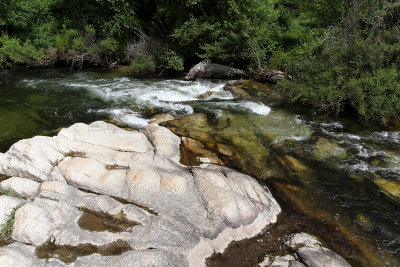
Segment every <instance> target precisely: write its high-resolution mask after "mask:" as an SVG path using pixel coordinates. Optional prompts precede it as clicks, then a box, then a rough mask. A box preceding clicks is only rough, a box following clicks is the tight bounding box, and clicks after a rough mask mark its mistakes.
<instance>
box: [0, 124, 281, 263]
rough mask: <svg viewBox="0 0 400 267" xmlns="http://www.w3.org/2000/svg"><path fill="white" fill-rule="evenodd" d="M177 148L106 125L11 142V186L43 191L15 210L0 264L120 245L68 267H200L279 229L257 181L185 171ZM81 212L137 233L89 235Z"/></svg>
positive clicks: (162, 133)
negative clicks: (44, 252)
mask: <svg viewBox="0 0 400 267" xmlns="http://www.w3.org/2000/svg"><path fill="white" fill-rule="evenodd" d="M179 147H180V138H179V137H178V136H176V135H174V134H173V133H172V132H170V131H169V130H168V129H166V128H164V127H161V126H159V125H157V124H152V125H149V126H146V127H145V128H143V129H142V130H141V131H125V130H122V129H120V128H118V127H116V126H114V125H111V124H108V123H105V122H95V123H92V124H90V125H86V124H82V123H78V124H75V125H73V126H71V127H69V128H67V129H63V130H61V131H60V133H59V134H58V135H57V136H55V137H34V138H32V139H27V140H22V141H19V142H18V143H16V144H14V145H13V146H12V147H11V148H10V150H9V151H8V152H6V153H5V154H4V155H0V170H1V171H2V173H3V174H5V175H8V176H18V177H21V178H18V179H14V180H11V182H8V184H7V186H8V187H9V188H16V187H17V185H16V184H18V183H21V180H20V179H22V178H26V179H30V180H33V181H37V182H40V183H41V185H40V187H39V191H38V193H36V191H35V193H29V196H35V195H36V194H37V195H36V196H35V197H34V199H33V200H32V201H31V202H29V203H26V204H25V205H24V206H22V207H21V208H19V209H18V210H17V211H16V214H15V223H14V229H13V235H12V237H13V238H14V239H15V241H16V243H13V244H10V245H8V246H7V247H4V248H2V249H1V250H0V251H1V252H0V266H2V264H3V263H8V262H10V259H11V258H12V257H13V255H17V254H18V253H19V254H18V255H28V254H29V255H30V256H29V257H30V261H27V265H25V266H64V265H65V263H63V262H61V261H59V260H57V259H54V258H52V259H49V260H48V261H46V262H45V265H43V264H42V263H43V260H42V259H38V258H37V256H36V255H35V254H34V253H32V248H35V247H38V246H42V245H44V244H46V243H47V242H48V241H51V242H53V243H54V244H55V245H60V246H70V247H76V246H79V245H83V244H91V245H93V246H96V247H101V246H108V245H110V244H112V243H113V242H116V241H117V240H119V241H123V242H126V243H127V244H129V246H130V247H131V249H132V250H129V251H126V252H124V253H122V254H121V255H114V256H105V255H101V254H91V255H88V256H84V257H83V256H82V257H78V258H77V260H76V262H75V263H72V265H68V266H74V265H75V266H93V265H94V264H95V265H96V266H203V265H204V263H205V259H206V258H207V257H209V256H210V255H211V254H212V253H214V251H216V252H222V251H223V250H224V249H225V248H226V247H227V246H228V244H229V243H230V242H232V241H234V240H241V239H245V238H250V237H252V236H255V235H256V234H258V233H259V232H260V231H261V230H262V229H263V228H264V227H265V226H267V225H268V224H271V223H274V222H275V221H276V219H277V215H278V214H279V213H280V207H279V205H278V204H277V202H276V201H275V199H274V198H273V197H272V195H271V194H270V193H269V192H267V191H265V190H264V189H263V188H262V187H261V186H260V185H259V184H258V183H257V182H256V181H255V180H254V179H253V178H251V177H250V176H247V175H244V174H241V173H238V172H236V171H233V170H231V169H228V168H226V167H221V166H217V165H212V164H210V165H207V166H201V167H187V166H183V165H181V164H180V163H179V157H180V149H179ZM14 182H16V183H14ZM36 185H38V184H36V183H35V186H36ZM33 187H34V186H33V184H32V186H30V187H29V188H33ZM35 188H37V187H35ZM25 189H26V188H25ZM13 190H14V189H13ZM26 190H27V189H26ZM26 194H27V195H28V193H26ZM0 202H1V201H0ZM82 208H84V209H85V210H90V211H92V212H98V213H101V214H106V215H107V216H109V217H110V216H111V217H112V218H115V220H117V218H119V219H118V220H121V218H122V219H123V220H126V221H127V222H130V223H132V222H135V223H136V225H135V226H133V227H132V228H129V229H128V230H127V229H125V230H121V231H119V232H112V231H111V230H110V231H104V230H103V231H89V230H85V229H82V228H81V227H80V220H81V218H83V217H82V215H83V214H84V213H83V210H82ZM118 220H117V221H118ZM119 222H120V221H119ZM21 243H25V244H27V245H29V246H27V245H22V244H21ZM21 257H24V256H21ZM30 263H31V264H30ZM17 264H19V261H18V263H16V266H19V265H17Z"/></svg>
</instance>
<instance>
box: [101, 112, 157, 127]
mask: <svg viewBox="0 0 400 267" xmlns="http://www.w3.org/2000/svg"><path fill="white" fill-rule="evenodd" d="M97 112H100V113H102V112H104V113H107V114H111V118H112V119H113V120H115V121H118V122H122V123H124V124H126V125H129V126H131V127H132V128H137V129H138V128H142V127H143V126H145V125H147V124H149V121H150V120H148V119H143V118H141V117H140V115H139V114H138V113H136V112H133V111H132V110H129V109H116V108H115V109H111V108H110V109H100V110H98V111H97Z"/></svg>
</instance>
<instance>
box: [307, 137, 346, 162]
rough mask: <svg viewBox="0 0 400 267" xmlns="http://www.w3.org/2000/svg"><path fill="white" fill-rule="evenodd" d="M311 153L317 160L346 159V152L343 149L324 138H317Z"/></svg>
mask: <svg viewBox="0 0 400 267" xmlns="http://www.w3.org/2000/svg"><path fill="white" fill-rule="evenodd" d="M313 153H314V157H315V158H316V159H317V160H327V159H337V160H343V159H345V158H346V157H347V152H346V150H345V149H343V148H341V147H340V146H339V145H338V144H336V143H334V142H332V141H330V140H328V139H326V138H324V137H318V138H317V141H316V143H315V147H314V151H313Z"/></svg>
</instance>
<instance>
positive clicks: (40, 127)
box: [0, 70, 400, 266]
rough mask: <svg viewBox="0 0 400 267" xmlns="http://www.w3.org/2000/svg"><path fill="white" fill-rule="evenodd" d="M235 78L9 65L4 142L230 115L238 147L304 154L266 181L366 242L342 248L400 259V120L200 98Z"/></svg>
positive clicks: (367, 257)
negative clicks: (372, 120)
mask: <svg viewBox="0 0 400 267" xmlns="http://www.w3.org/2000/svg"><path fill="white" fill-rule="evenodd" d="M225 84H226V81H196V82H188V81H183V80H179V79H140V80H138V79H133V78H128V77H123V76H120V75H118V73H111V72H99V71H94V72H89V71H88V72H81V73H77V74H72V73H70V72H68V71H66V70H39V71H3V72H0V152H6V151H7V150H8V149H9V147H10V146H11V145H12V144H13V143H15V142H16V141H18V140H20V139H23V138H29V137H32V136H35V135H52V134H54V133H56V131H57V129H58V128H60V127H66V126H70V125H71V124H73V123H76V122H85V123H88V122H92V121H95V120H108V119H109V120H113V121H116V122H118V123H122V124H124V125H127V126H129V127H132V128H139V127H141V126H143V125H146V124H147V123H149V121H150V119H149V118H150V116H151V115H154V114H157V113H171V114H173V115H175V116H179V115H182V114H193V113H206V114H207V116H208V118H209V122H210V124H214V126H215V125H217V126H215V127H220V126H218V121H222V120H223V119H224V118H225V119H226V118H227V117H228V119H226V121H229V123H228V124H229V125H225V126H224V127H222V126H221V127H222V128H223V129H230V128H229V127H232V129H233V131H234V132H233V133H231V134H227V133H226V132H224V133H223V134H222V132H220V136H219V137H218V136H216V135H214V137H215V138H220V140H225V139H226V140H228V139H230V140H234V141H233V144H234V145H235V144H236V145H237V146H238V147H241V146H242V147H243V146H246V145H247V142H252V144H253V145H254V144H258V143H257V142H259V145H257V146H258V148H257V149H255V150H254V153H255V154H257V153H258V154H260V155H262V154H263V153H266V154H268V153H276V154H279V155H281V156H282V157H286V158H285V160H286V162H287V161H288V160H289V161H290V162H291V164H292V165H299V164H300V163H301V164H300V167H299V166H297V167H294V169H296V168H297V174H296V175H294V176H293V175H291V174H290V173H289V172H288V171H287V170H286V171H285V172H282V173H279V174H278V173H272V174H269V175H266V176H269V178H267V179H266V180H265V182H266V184H267V185H268V186H269V187H270V188H271V190H272V191H273V193H274V194H275V196H276V197H277V199H278V200H279V201H280V202H281V204H283V205H288V203H289V204H290V205H292V208H294V209H297V210H299V211H301V212H302V214H304V216H305V217H307V218H309V220H310V223H311V222H315V221H319V222H322V223H323V224H327V225H328V224H329V225H330V226H332V227H331V228H329V227H328V228H327V229H333V230H332V232H335V231H336V232H338V233H339V234H335V235H333V234H331V236H330V233H329V231H325V232H324V233H319V234H320V235H321V236H322V235H325V236H322V237H320V238H322V239H323V240H324V241H326V243H327V244H328V246H330V247H331V248H334V249H336V250H340V247H341V245H340V244H341V242H342V243H343V244H344V243H346V242H347V243H349V242H350V243H352V244H356V245H355V247H357V249H356V250H354V251H350V252H349V251H347V252H346V251H340V252H341V253H344V254H345V256H346V257H347V258H348V259H350V261H351V262H352V263H353V264H355V265H359V266H368V265H370V266H400V209H399V207H400V128H399V127H398V128H396V127H393V128H387V129H383V128H381V127H380V126H377V125H368V126H366V125H362V124H359V123H357V122H356V121H355V119H354V118H332V117H329V116H325V115H316V113H314V111H312V110H309V109H305V108H304V107H301V108H298V107H286V106H283V105H282V104H276V103H273V102H268V100H265V99H262V98H259V99H257V98H252V101H250V100H237V99H234V98H233V96H232V95H231V94H230V93H228V92H223V93H219V94H218V97H216V98H209V99H206V100H199V99H197V96H198V95H200V94H202V93H205V92H207V91H214V92H222V90H223V87H224V85H225ZM232 121H233V122H232ZM235 122H236V124H235ZM221 127H220V128H218V129H222V128H221ZM249 132H250V133H253V134H254V136H253V137H251V138H249ZM241 137H242V138H241ZM240 138H241V139H240ZM235 140H237V141H235ZM221 142H222V141H221ZM227 142H228V141H227ZM235 142H236V143H235ZM263 149H264V150H263ZM271 151H272V152H271ZM246 153H247V154H248V153H251V151H250V152H249V151H247V150H246ZM246 153H245V154H246ZM262 156H263V155H262ZM249 158H251V157H249ZM253 158H254V157H253ZM253 158H252V159H253ZM263 160H266V157H256V160H255V161H263ZM247 161H249V160H247ZM247 161H246V159H245V160H244V161H243V162H247ZM249 164H250V166H251V162H250V163H249ZM261 166H264V165H261ZM255 169H256V168H255ZM263 171H264V173H266V174H267V173H269V170H263ZM249 173H251V174H253V175H254V176H258V177H262V176H263V175H258V173H252V172H251V171H249ZM286 221H288V220H286ZM289 221H290V220H289ZM315 234H317V235H318V231H317V232H316V233H315ZM337 236H340V238H344V239H346V240H347V241H346V242H345V241H343V240H340V238H339V237H337ZM349 240H350V241H349ZM347 243H346V244H347ZM329 244H330V245H329ZM333 244H334V245H333ZM343 247H345V248H344V250H345V249H348V248H349V247H351V246H349V245H346V246H344V245H343ZM349 250H351V249H349ZM358 254H363V256H359V255H358Z"/></svg>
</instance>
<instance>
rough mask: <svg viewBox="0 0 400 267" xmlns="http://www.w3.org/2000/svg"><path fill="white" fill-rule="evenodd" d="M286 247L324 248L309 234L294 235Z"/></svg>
mask: <svg viewBox="0 0 400 267" xmlns="http://www.w3.org/2000/svg"><path fill="white" fill-rule="evenodd" d="M286 245H287V246H288V247H290V248H292V249H295V250H296V249H298V248H300V247H304V246H307V247H322V244H321V243H320V242H319V241H318V239H316V238H315V237H314V236H312V235H309V234H307V233H298V234H295V235H293V236H292V237H291V238H290V239H289V240H288V241H287V242H286Z"/></svg>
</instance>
